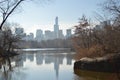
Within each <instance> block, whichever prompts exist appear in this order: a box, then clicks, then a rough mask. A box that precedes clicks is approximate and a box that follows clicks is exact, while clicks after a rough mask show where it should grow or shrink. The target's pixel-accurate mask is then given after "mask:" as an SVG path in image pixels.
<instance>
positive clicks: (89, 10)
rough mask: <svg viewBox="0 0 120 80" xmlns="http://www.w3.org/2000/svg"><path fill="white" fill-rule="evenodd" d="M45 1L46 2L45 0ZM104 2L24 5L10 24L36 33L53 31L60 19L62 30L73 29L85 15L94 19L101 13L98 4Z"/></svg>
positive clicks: (76, 0)
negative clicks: (56, 19)
mask: <svg viewBox="0 0 120 80" xmlns="http://www.w3.org/2000/svg"><path fill="white" fill-rule="evenodd" d="M43 1H44V0H43ZM103 1H104V0H51V1H50V2H47V3H44V2H43V3H39V4H38V3H24V4H23V5H22V9H20V11H17V12H16V13H14V14H13V15H12V16H11V17H10V18H9V21H10V22H17V23H19V24H20V25H21V27H23V28H25V32H27V33H30V32H33V33H35V31H36V29H42V30H53V26H54V19H55V17H56V16H58V17H59V26H60V29H64V30H65V29H67V28H72V27H73V26H74V25H75V24H77V22H78V19H79V18H80V17H81V16H82V15H83V14H85V15H86V16H87V17H89V18H94V12H95V11H97V12H98V11H99V10H98V9H99V6H98V4H99V3H101V2H103Z"/></svg>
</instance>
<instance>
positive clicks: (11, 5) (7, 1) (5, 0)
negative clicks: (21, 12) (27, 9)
mask: <svg viewBox="0 0 120 80" xmlns="http://www.w3.org/2000/svg"><path fill="white" fill-rule="evenodd" d="M25 1H32V0H1V1H0V16H1V17H2V20H1V23H0V30H2V27H3V25H4V23H5V22H6V20H7V19H8V17H9V16H10V15H11V14H12V13H13V12H14V11H15V10H16V9H17V8H18V7H19V6H20V5H21V4H22V3H23V2H25ZM33 1H35V0H33ZM37 1H39V2H41V1H44V0H37ZM45 1H46V0H45ZM47 1H49V0H47Z"/></svg>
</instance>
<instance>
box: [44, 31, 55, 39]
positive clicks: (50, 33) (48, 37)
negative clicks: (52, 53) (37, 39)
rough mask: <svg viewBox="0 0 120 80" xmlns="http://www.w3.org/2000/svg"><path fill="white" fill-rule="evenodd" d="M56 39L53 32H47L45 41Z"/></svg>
mask: <svg viewBox="0 0 120 80" xmlns="http://www.w3.org/2000/svg"><path fill="white" fill-rule="evenodd" d="M52 39H54V33H53V32H52V31H49V30H46V31H45V40H52Z"/></svg>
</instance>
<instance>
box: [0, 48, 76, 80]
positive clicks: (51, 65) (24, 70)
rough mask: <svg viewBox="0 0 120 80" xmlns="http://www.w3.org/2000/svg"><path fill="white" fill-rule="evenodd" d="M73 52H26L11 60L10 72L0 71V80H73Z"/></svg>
mask: <svg viewBox="0 0 120 80" xmlns="http://www.w3.org/2000/svg"><path fill="white" fill-rule="evenodd" d="M73 54H74V53H73V52H70V51H69V50H68V51H63V50H34V51H32V50H30V51H29V50H28V49H27V51H24V52H22V54H21V55H19V56H17V57H15V59H13V60H12V66H14V68H13V70H12V71H6V74H4V72H3V71H2V70H1V72H0V80H74V76H75V75H74V72H73V63H74V59H73Z"/></svg>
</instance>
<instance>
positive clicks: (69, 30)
mask: <svg viewBox="0 0 120 80" xmlns="http://www.w3.org/2000/svg"><path fill="white" fill-rule="evenodd" d="M71 35H72V32H71V29H67V30H66V38H69V37H71Z"/></svg>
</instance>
